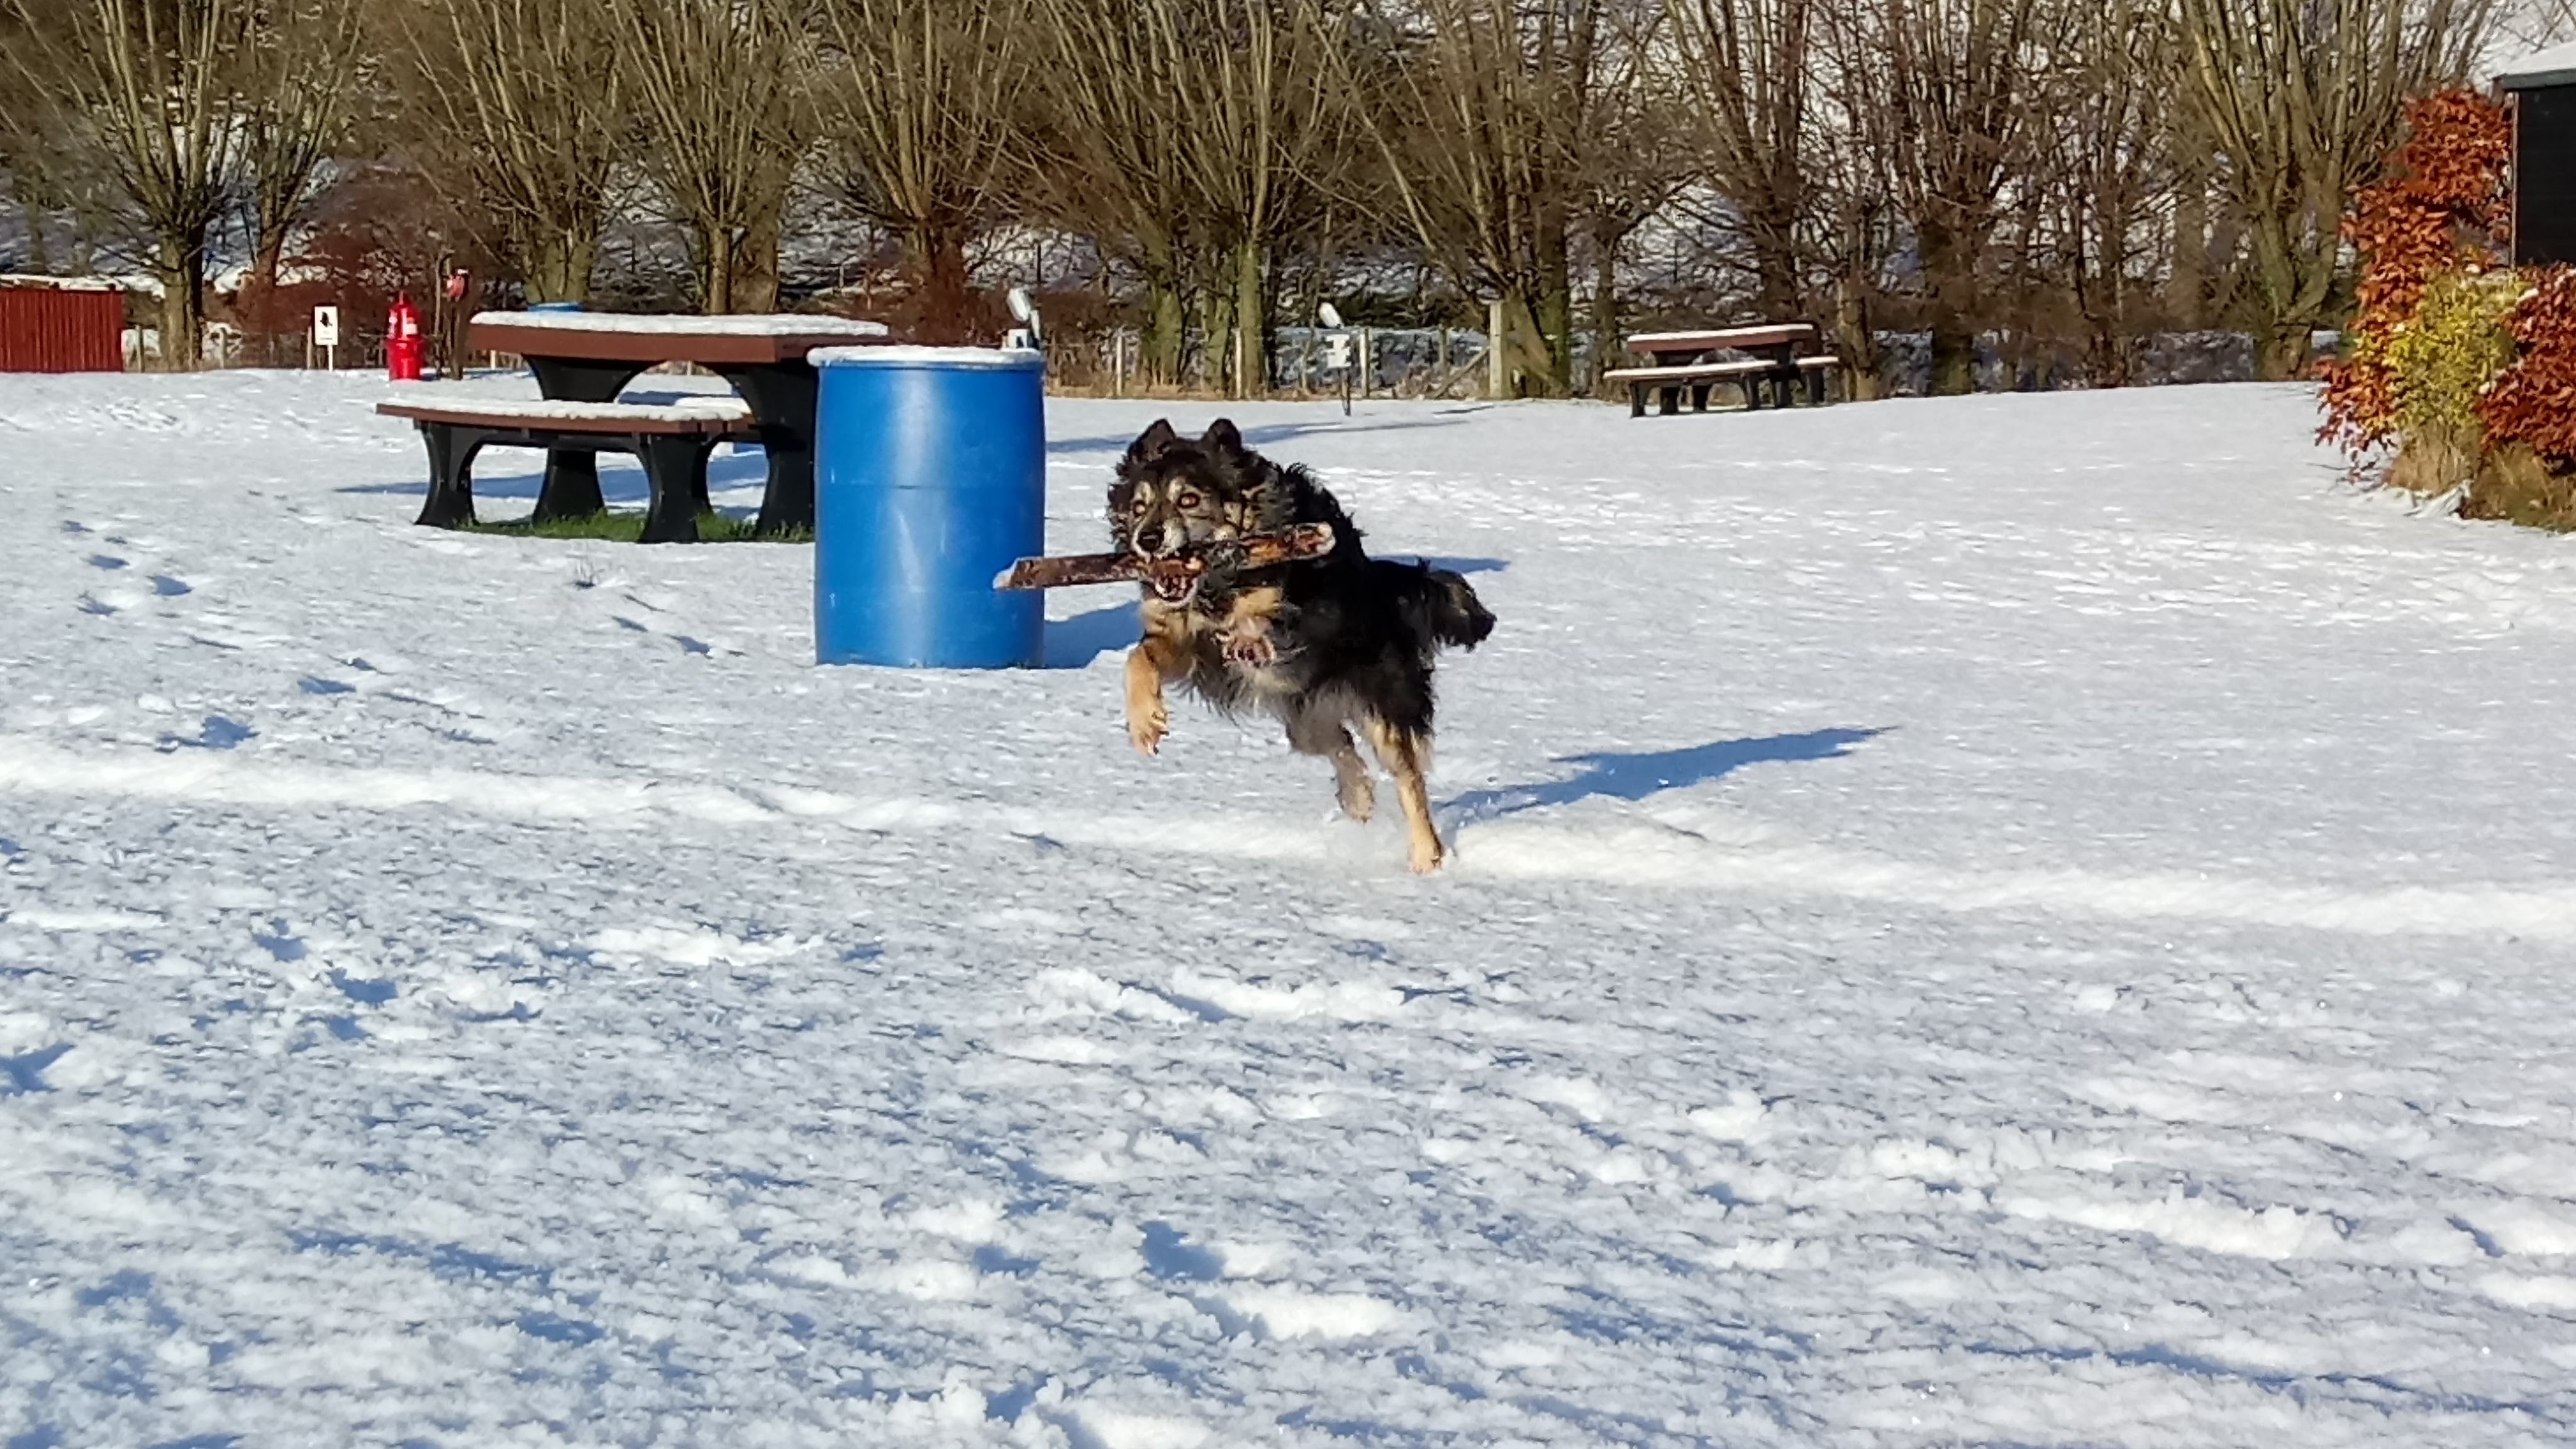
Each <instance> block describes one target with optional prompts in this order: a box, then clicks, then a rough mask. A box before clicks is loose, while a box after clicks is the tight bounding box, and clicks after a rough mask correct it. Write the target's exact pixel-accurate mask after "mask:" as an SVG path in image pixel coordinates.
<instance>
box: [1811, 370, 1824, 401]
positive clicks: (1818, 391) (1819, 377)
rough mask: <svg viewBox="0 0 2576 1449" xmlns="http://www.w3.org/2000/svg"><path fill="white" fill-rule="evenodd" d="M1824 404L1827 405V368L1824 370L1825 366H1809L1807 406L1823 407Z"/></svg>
mask: <svg viewBox="0 0 2576 1449" xmlns="http://www.w3.org/2000/svg"><path fill="white" fill-rule="evenodd" d="M1824 405H1825V370H1824V369H1823V368H1821V367H1811V368H1808V369H1807V406H1809V407H1816V408H1820V407H1823V406H1824Z"/></svg>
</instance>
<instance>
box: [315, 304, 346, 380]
mask: <svg viewBox="0 0 2576 1449" xmlns="http://www.w3.org/2000/svg"><path fill="white" fill-rule="evenodd" d="M313 345H314V346H316V347H319V348H321V349H322V365H323V366H325V367H328V368H331V369H334V370H337V369H338V368H339V366H340V309H339V308H337V307H316V308H314V309H313Z"/></svg>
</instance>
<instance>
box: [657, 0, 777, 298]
mask: <svg viewBox="0 0 2576 1449" xmlns="http://www.w3.org/2000/svg"><path fill="white" fill-rule="evenodd" d="M810 9H811V7H810V6H809V5H807V4H805V3H804V0H618V3H617V4H616V6H615V13H616V16H617V21H618V25H619V27H620V30H621V34H622V37H623V44H622V45H621V47H620V57H621V59H622V61H623V63H624V70H625V78H626V90H627V94H628V95H629V96H630V97H631V98H632V102H633V109H634V114H635V121H636V126H637V129H638V130H639V131H640V132H641V133H642V136H643V140H644V147H643V156H642V160H643V166H644V169H645V171H646V172H647V174H649V175H650V176H651V177H652V178H653V181H654V182H655V184H656V185H658V186H659V187H660V188H661V190H662V192H663V194H664V195H665V196H667V197H668V198H669V199H670V201H671V204H672V207H673V209H674V210H675V211H676V212H677V213H678V215H679V217H680V219H681V221H682V222H683V223H684V224H686V226H687V227H688V229H689V236H690V243H691V250H692V252H693V253H694V255H695V257H696V259H697V264H698V298H699V302H700V304H701V305H702V306H704V307H705V309H706V310H707V311H709V312H734V311H754V312H759V311H767V310H769V309H770V308H771V307H773V306H775V305H776V304H777V278H778V260H777V255H776V253H777V248H778V238H779V225H780V218H781V216H782V215H783V213H784V212H785V210H786V205H787V188H788V183H789V181H790V180H791V179H792V178H793V176H794V174H795V170H796V166H797V162H798V160H799V159H800V158H801V157H802V156H803V154H804V151H805V147H806V143H807V141H808V139H809V138H810V136H811V134H812V130H813V128H812V125H811V124H810V122H809V120H808V117H809V115H810V108H809V107H808V105H807V104H806V101H807V96H806V94H805V92H804V91H803V90H802V89H801V88H799V87H797V86H794V85H789V84H785V83H783V78H784V77H786V76H787V75H788V74H789V73H790V72H791V71H792V69H793V68H794V66H795V65H796V64H797V63H798V61H799V59H800V57H802V56H804V55H806V54H809V53H810V51H811V46H812V40H813V35H812V31H811V25H810V22H811V18H812V17H811V15H810ZM763 252H766V253H767V255H765V256H764V255H762V253H763Z"/></svg>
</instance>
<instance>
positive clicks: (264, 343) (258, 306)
mask: <svg viewBox="0 0 2576 1449" xmlns="http://www.w3.org/2000/svg"><path fill="white" fill-rule="evenodd" d="M259 231H260V235H259V237H258V238H257V239H256V240H255V241H253V242H252V244H251V261H250V272H249V274H248V275H247V276H245V277H243V279H242V289H241V300H240V305H239V307H238V309H237V310H238V311H239V313H240V315H239V317H238V318H236V319H235V320H237V321H240V322H243V323H246V324H248V325H249V326H251V327H255V328H257V329H258V331H259V360H260V362H261V363H262V364H263V365H265V366H269V367H275V366H276V365H277V339H278V336H279V335H280V333H281V332H282V331H284V330H286V329H282V328H280V327H279V325H278V324H279V323H281V322H286V321H290V320H291V319H288V318H283V317H280V316H278V315H277V276H278V273H279V272H280V271H282V270H283V269H284V259H285V256H286V228H285V227H284V226H282V225H280V226H270V225H267V224H266V223H262V224H261V226H260V228H259Z"/></svg>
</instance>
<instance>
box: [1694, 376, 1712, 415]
mask: <svg viewBox="0 0 2576 1449" xmlns="http://www.w3.org/2000/svg"><path fill="white" fill-rule="evenodd" d="M1709 387H1710V384H1708V383H1705V382H1695V383H1692V384H1691V411H1692V412H1695V413H1704V412H1707V411H1708V390H1709Z"/></svg>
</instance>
